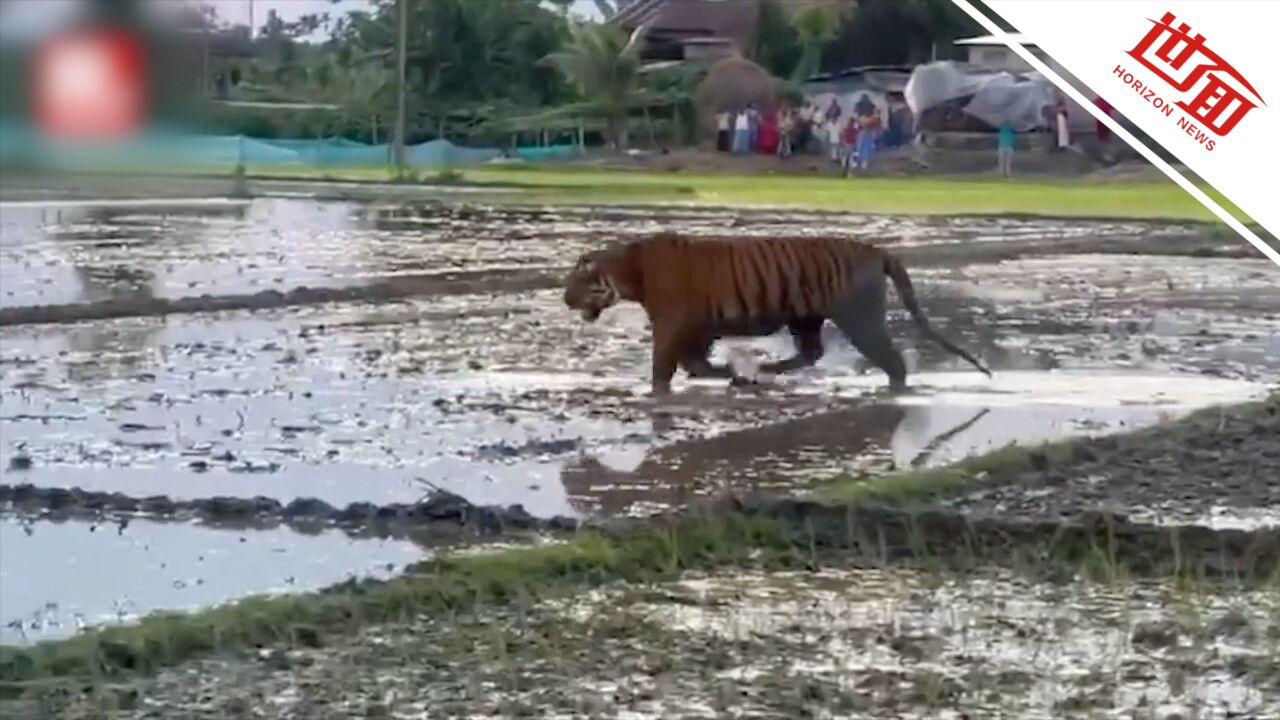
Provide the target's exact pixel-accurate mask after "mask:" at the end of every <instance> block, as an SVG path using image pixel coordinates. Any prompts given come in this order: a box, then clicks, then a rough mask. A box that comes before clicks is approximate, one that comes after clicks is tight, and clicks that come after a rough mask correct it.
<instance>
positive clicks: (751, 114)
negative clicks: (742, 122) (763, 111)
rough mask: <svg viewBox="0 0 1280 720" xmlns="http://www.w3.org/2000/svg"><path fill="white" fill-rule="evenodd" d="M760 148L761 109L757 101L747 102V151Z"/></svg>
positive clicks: (754, 150)
mask: <svg viewBox="0 0 1280 720" xmlns="http://www.w3.org/2000/svg"><path fill="white" fill-rule="evenodd" d="M759 149H760V111H759V110H757V109H756V104H755V103H747V152H752V153H753V152H756V151H757V150H759Z"/></svg>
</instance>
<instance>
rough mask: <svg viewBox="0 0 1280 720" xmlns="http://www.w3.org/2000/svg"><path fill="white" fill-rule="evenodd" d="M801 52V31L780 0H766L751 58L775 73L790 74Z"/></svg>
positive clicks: (759, 19) (752, 46)
mask: <svg viewBox="0 0 1280 720" xmlns="http://www.w3.org/2000/svg"><path fill="white" fill-rule="evenodd" d="M800 55H801V47H800V35H799V33H798V32H797V31H796V28H795V27H794V26H793V25H792V24H791V22H790V21H789V20H788V19H787V14H786V13H785V12H784V11H783V9H782V5H781V4H780V2H779V0H763V1H762V2H761V3H760V11H759V14H758V16H757V19H756V33H755V36H754V38H753V39H752V42H751V53H750V58H751V60H752V61H753V62H755V63H756V64H757V65H760V66H761V67H763V68H765V69H766V70H768V71H769V73H770V74H771V75H773V76H774V77H790V76H791V74H792V73H793V72H794V71H795V69H796V64H797V63H799V62H800Z"/></svg>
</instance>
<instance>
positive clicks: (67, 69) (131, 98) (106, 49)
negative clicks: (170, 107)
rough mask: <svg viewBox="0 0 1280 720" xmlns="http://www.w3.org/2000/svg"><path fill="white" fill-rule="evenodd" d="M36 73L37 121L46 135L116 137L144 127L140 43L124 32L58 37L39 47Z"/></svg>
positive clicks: (94, 137)
mask: <svg viewBox="0 0 1280 720" xmlns="http://www.w3.org/2000/svg"><path fill="white" fill-rule="evenodd" d="M35 73H36V75H35V111H36V122H37V124H38V126H39V128H40V130H41V131H43V132H44V133H45V134H47V135H50V136H54V137H58V138H63V139H76V140H107V139H118V138H121V137H124V136H127V135H129V134H130V133H133V132H135V131H136V130H138V129H139V127H140V126H141V125H142V122H143V119H144V99H145V98H144V87H143V84H144V77H143V57H142V47H141V45H140V44H139V43H138V41H137V39H136V38H134V37H133V36H132V35H130V34H128V33H126V32H123V31H117V30H89V31H81V32H76V33H74V34H70V35H61V36H58V37H55V38H53V39H51V40H49V41H47V42H46V43H45V44H43V45H42V46H41V47H40V48H39V50H38V52H37V55H36V63H35Z"/></svg>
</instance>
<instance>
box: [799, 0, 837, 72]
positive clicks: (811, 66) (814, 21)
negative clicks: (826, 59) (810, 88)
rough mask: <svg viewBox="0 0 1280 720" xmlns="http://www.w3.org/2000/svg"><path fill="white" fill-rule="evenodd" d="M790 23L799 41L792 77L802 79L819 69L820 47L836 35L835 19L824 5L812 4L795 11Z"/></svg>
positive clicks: (820, 60) (820, 59)
mask: <svg viewBox="0 0 1280 720" xmlns="http://www.w3.org/2000/svg"><path fill="white" fill-rule="evenodd" d="M791 24H792V25H793V26H794V27H795V31H796V37H797V39H798V40H799V42H800V61H799V62H798V63H797V64H796V66H795V70H794V71H793V73H792V78H793V79H795V80H803V79H805V78H807V77H810V76H812V75H816V74H817V73H818V71H819V70H820V69H821V63H822V49H823V47H824V46H825V45H826V44H827V42H829V41H830V40H831V39H833V38H834V37H835V36H836V30H837V27H838V26H837V20H836V18H835V17H833V16H832V15H831V13H830V12H829V11H828V10H827V9H826V8H825V7H823V6H821V5H813V6H811V7H807V8H805V9H803V10H801V11H799V12H797V13H796V14H795V16H794V17H793V18H792V19H791Z"/></svg>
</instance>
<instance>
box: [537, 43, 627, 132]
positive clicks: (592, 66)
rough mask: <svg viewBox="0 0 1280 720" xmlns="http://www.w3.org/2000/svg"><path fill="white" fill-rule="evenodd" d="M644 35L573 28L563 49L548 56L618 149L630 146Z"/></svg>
mask: <svg viewBox="0 0 1280 720" xmlns="http://www.w3.org/2000/svg"><path fill="white" fill-rule="evenodd" d="M643 42H644V38H643V33H642V32H640V31H637V32H636V33H633V34H632V35H631V36H628V35H627V34H626V33H625V32H623V31H622V30H621V29H620V28H619V27H618V26H616V25H612V24H605V25H596V24H583V25H578V26H576V27H574V28H573V30H572V35H571V37H570V40H569V42H568V43H567V44H566V45H565V46H564V47H563V49H561V50H559V51H557V52H554V53H550V54H548V55H547V56H546V64H548V65H550V66H552V67H554V68H556V69H557V70H559V71H560V73H561V74H562V75H563V76H564V77H565V78H566V79H567V80H568V81H569V82H570V83H572V84H573V86H574V87H575V88H576V89H577V91H578V94H579V97H581V98H582V100H583V101H584V102H585V103H587V104H588V105H589V106H590V107H591V109H593V110H594V111H595V113H596V114H598V115H602V116H603V117H604V118H605V121H606V123H607V125H608V134H609V136H610V139H611V141H612V143H613V144H614V146H615V147H618V148H624V147H626V145H627V133H626V129H625V128H626V123H625V119H626V113H627V110H628V108H630V107H631V105H632V104H633V103H634V102H635V100H636V93H637V90H638V88H639V85H640V49H641V47H642V44H643Z"/></svg>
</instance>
